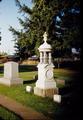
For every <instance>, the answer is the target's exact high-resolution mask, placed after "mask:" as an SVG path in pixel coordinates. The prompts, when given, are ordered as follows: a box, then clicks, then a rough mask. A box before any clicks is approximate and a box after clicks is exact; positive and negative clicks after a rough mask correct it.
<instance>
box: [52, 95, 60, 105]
mask: <svg viewBox="0 0 83 120" xmlns="http://www.w3.org/2000/svg"><path fill="white" fill-rule="evenodd" d="M53 100H54V101H55V102H57V103H61V95H57V94H56V95H54V96H53Z"/></svg>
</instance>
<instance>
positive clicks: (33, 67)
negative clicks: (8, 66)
mask: <svg viewBox="0 0 83 120" xmlns="http://www.w3.org/2000/svg"><path fill="white" fill-rule="evenodd" d="M30 71H37V66H36V65H19V72H30ZM3 72H4V66H0V73H3Z"/></svg>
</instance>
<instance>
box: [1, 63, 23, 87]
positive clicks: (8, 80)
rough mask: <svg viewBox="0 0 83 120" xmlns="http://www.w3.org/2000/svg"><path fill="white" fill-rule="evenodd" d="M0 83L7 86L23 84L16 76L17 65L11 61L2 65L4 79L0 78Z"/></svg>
mask: <svg viewBox="0 0 83 120" xmlns="http://www.w3.org/2000/svg"><path fill="white" fill-rule="evenodd" d="M0 83H1V84H5V85H8V86H11V85H18V84H23V80H22V79H21V78H19V75H18V63H16V62H12V61H11V62H7V63H5V64H4V77H3V78H0Z"/></svg>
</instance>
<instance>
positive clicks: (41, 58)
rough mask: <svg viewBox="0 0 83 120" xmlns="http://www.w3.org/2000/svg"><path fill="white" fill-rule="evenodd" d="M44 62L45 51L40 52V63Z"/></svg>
mask: <svg viewBox="0 0 83 120" xmlns="http://www.w3.org/2000/svg"><path fill="white" fill-rule="evenodd" d="M42 62H43V53H42V52H40V63H42Z"/></svg>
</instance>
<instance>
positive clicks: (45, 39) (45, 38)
mask: <svg viewBox="0 0 83 120" xmlns="http://www.w3.org/2000/svg"><path fill="white" fill-rule="evenodd" d="M47 36H48V35H47V32H45V33H44V34H43V37H44V39H43V40H44V42H46V41H47Z"/></svg>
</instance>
